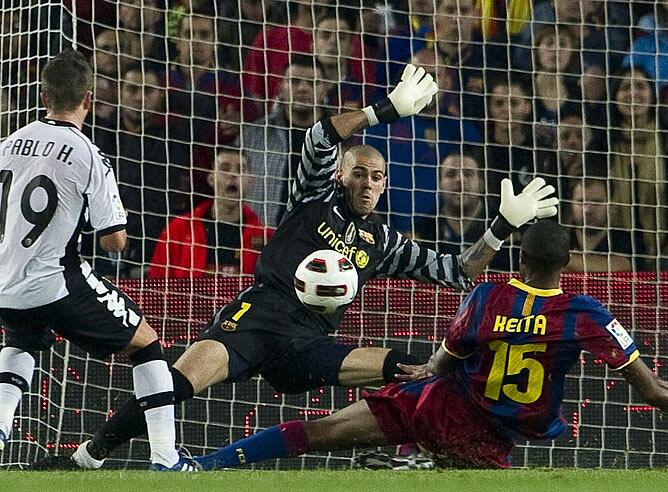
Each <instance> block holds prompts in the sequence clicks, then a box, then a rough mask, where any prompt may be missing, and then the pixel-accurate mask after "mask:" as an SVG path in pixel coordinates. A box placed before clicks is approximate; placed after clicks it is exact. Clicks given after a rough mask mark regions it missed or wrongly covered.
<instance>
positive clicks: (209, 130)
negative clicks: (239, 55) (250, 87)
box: [168, 10, 258, 202]
mask: <svg viewBox="0 0 668 492" xmlns="http://www.w3.org/2000/svg"><path fill="white" fill-rule="evenodd" d="M209 14H211V15H209ZM212 14H213V13H212V12H209V11H207V10H196V11H193V12H192V13H186V14H183V15H182V16H181V17H180V18H179V22H178V38H177V40H176V52H177V58H176V60H175V62H174V63H173V64H172V65H171V67H170V70H169V73H168V87H169V89H170V90H169V94H168V95H169V105H168V109H169V112H170V114H177V115H179V116H180V117H179V118H178V123H177V124H178V125H180V126H183V127H184V128H186V129H187V130H188V131H187V132H186V133H187V135H188V136H191V138H188V140H187V141H189V142H192V144H193V148H192V164H193V167H194V169H195V171H196V172H195V174H194V175H192V176H190V175H184V176H182V182H181V184H180V188H182V189H186V190H189V191H194V192H195V193H196V195H195V197H194V200H195V202H198V201H200V200H201V199H202V196H203V195H204V194H209V193H210V189H209V187H208V185H207V184H206V175H207V173H208V170H209V169H210V166H211V163H212V162H213V161H214V157H215V155H214V149H215V146H216V145H224V144H228V143H231V142H234V140H236V139H237V138H238V136H239V131H240V123H241V121H250V120H253V119H255V118H257V116H258V112H257V110H256V108H255V105H254V104H253V103H252V102H251V101H250V100H245V101H243V100H242V98H241V77H240V74H239V73H234V72H231V71H229V70H220V69H219V68H218V67H219V63H218V53H217V51H218V50H217V43H216V24H215V23H216V21H215V18H214V16H213V15H212ZM184 132H185V130H184Z"/></svg>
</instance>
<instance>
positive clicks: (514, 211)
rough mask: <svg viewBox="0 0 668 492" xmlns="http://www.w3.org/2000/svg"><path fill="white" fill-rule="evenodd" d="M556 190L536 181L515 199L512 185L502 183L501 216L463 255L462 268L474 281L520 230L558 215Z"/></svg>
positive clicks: (505, 180)
mask: <svg viewBox="0 0 668 492" xmlns="http://www.w3.org/2000/svg"><path fill="white" fill-rule="evenodd" d="M554 191H555V189H554V186H552V185H546V184H545V180H544V179H543V178H534V179H533V180H532V181H531V182H530V183H529V184H528V185H526V186H525V187H524V189H523V190H522V193H520V194H519V195H515V192H514V191H513V184H512V182H511V181H510V180H509V179H508V178H506V179H504V180H503V181H501V205H500V207H499V215H497V216H496V218H495V219H494V220H493V221H492V225H491V226H490V228H489V229H487V231H485V234H484V235H483V237H482V238H480V239H479V240H478V242H476V243H475V244H473V245H472V246H470V247H469V248H467V249H465V250H464V251H463V252H462V253H461V255H460V259H459V260H460V265H461V267H462V268H463V270H464V272H465V273H466V274H467V275H468V276H469V278H470V279H474V278H475V277H477V276H478V275H479V274H480V273H482V272H483V270H484V269H485V267H486V266H487V265H489V262H490V261H492V258H494V255H495V254H496V252H497V251H498V250H500V249H501V246H502V245H503V242H504V241H505V240H506V239H508V237H509V236H510V235H511V234H512V233H513V232H514V231H515V230H516V229H517V228H519V227H521V226H523V225H524V224H526V223H527V222H529V221H531V220H533V219H544V218H547V217H552V216H554V215H556V214H557V205H558V204H559V199H558V198H557V197H555V196H550V195H552V194H553V193H554Z"/></svg>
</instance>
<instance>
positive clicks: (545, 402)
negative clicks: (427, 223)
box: [196, 220, 668, 470]
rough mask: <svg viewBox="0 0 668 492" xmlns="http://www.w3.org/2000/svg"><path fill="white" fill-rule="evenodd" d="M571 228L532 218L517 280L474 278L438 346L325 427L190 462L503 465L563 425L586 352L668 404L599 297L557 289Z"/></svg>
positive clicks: (281, 431)
mask: <svg viewBox="0 0 668 492" xmlns="http://www.w3.org/2000/svg"><path fill="white" fill-rule="evenodd" d="M569 246H570V239H569V235H568V232H567V231H566V230H565V229H564V228H563V227H561V226H560V225H558V224H556V223H555V222H551V221H545V220H544V221H539V222H537V223H536V224H534V225H532V226H531V227H529V228H528V229H527V231H526V232H525V234H524V236H523V238H522V247H521V254H520V274H521V278H522V280H521V281H520V280H511V281H510V282H508V283H507V284H502V285H501V284H492V283H481V284H479V285H477V286H476V287H475V288H474V289H473V290H472V292H471V293H470V294H469V295H468V296H467V297H466V299H465V300H464V302H463V303H462V305H461V306H460V308H459V311H458V312H457V315H456V316H455V319H454V320H453V322H452V323H451V325H450V327H449V329H448V331H447V337H446V339H445V340H444V341H443V343H442V344H441V347H440V348H439V349H438V351H437V352H436V353H435V354H434V355H433V356H432V357H431V358H430V360H429V362H428V363H427V364H424V365H415V366H406V365H400V367H399V369H401V370H403V371H404V372H405V373H406V374H403V375H398V378H400V379H404V380H405V382H403V383H392V384H389V385H387V386H385V387H383V388H381V389H380V390H379V391H377V392H375V393H371V394H368V395H366V396H365V397H364V399H362V400H361V401H358V402H357V403H354V404H353V405H351V406H349V407H346V408H344V409H343V410H341V411H339V412H337V413H335V414H333V415H331V416H329V417H326V418H323V419H320V420H315V421H312V422H302V421H291V422H286V423H284V424H280V425H277V426H275V427H272V428H270V429H267V430H265V431H262V432H260V433H258V434H255V435H254V436H251V437H249V438H247V439H244V440H241V441H238V442H235V443H232V444H230V445H229V446H226V447H224V448H221V449H220V450H218V451H216V452H214V453H211V454H209V455H206V456H202V457H199V458H196V461H198V462H199V463H200V464H201V465H202V467H203V468H204V469H207V470H210V469H215V468H220V467H234V466H239V465H242V464H247V463H253V462H256V461H259V460H263V459H270V458H281V457H290V456H297V455H300V454H303V453H306V452H308V451H331V450H335V449H345V448H352V447H354V446H356V447H360V446H378V445H385V444H400V443H404V442H417V443H419V445H420V446H422V447H423V448H424V449H426V450H428V451H430V452H431V453H433V455H434V457H435V458H436V461H437V462H439V461H441V462H444V463H447V464H448V465H450V466H469V467H485V468H506V467H508V466H509V465H510V461H509V455H510V453H511V452H512V450H513V447H514V445H515V442H516V441H517V440H525V439H536V438H543V439H552V438H555V437H557V436H558V435H559V434H560V433H561V432H562V431H563V430H564V429H565V423H564V420H563V418H562V416H561V402H562V399H563V396H564V380H565V377H566V373H567V372H568V370H569V369H570V367H571V366H572V365H573V363H574V362H575V361H576V360H578V357H579V355H580V352H581V351H582V350H586V351H588V352H591V353H592V354H594V355H595V356H596V357H597V358H599V359H601V360H602V361H604V362H605V363H606V364H607V365H608V367H609V368H610V369H612V370H614V371H618V372H619V373H620V374H621V375H622V376H624V377H625V378H626V379H627V381H628V382H629V383H630V384H631V385H632V386H633V387H634V388H635V389H636V390H638V392H639V393H640V395H641V396H642V397H643V399H644V400H646V401H647V403H649V404H651V405H655V406H657V407H659V408H662V409H668V383H666V382H664V381H662V380H661V379H659V378H658V377H657V376H656V375H655V374H654V373H653V372H652V371H651V370H650V369H649V368H648V367H647V366H646V365H645V363H644V362H643V361H642V360H641V359H640V358H639V357H638V356H639V353H638V349H637V348H636V345H635V343H634V342H633V339H632V338H631V336H630V335H629V334H628V333H627V332H626V330H625V329H624V328H623V327H622V325H621V324H620V323H619V322H618V321H617V320H616V319H615V318H614V317H613V315H612V314H610V312H609V311H608V310H607V309H606V308H605V307H604V306H603V305H602V304H601V303H600V302H598V301H597V300H596V299H593V298H591V297H589V296H586V295H574V294H568V293H564V292H563V291H562V290H561V289H560V288H559V278H560V272H561V270H562V268H563V267H564V266H565V265H567V264H568V261H569V256H570V255H569Z"/></svg>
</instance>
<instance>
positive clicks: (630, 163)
mask: <svg viewBox="0 0 668 492" xmlns="http://www.w3.org/2000/svg"><path fill="white" fill-rule="evenodd" d="M610 92H611V95H612V111H611V112H612V130H611V138H610V141H611V147H610V169H609V177H610V179H611V180H612V183H613V194H612V196H611V201H612V202H613V203H614V204H615V206H614V207H613V209H612V213H611V226H612V227H615V228H619V229H626V230H635V229H639V230H640V231H641V232H642V236H643V241H642V243H643V247H644V253H645V254H646V255H647V258H646V261H645V267H646V268H649V269H652V270H654V269H655V268H656V256H657V254H658V253H659V252H660V251H661V250H662V247H663V244H664V242H665V240H666V231H667V227H668V196H667V193H668V184H667V182H666V179H667V178H668V173H667V172H666V161H665V159H664V157H663V155H664V152H665V150H664V149H665V145H666V136H665V134H664V132H663V131H661V130H659V129H658V126H657V105H656V99H655V92H654V86H653V84H652V82H651V80H650V77H649V75H647V73H646V72H645V71H644V70H642V69H641V68H640V67H636V68H626V69H623V70H622V71H621V72H619V73H617V74H616V76H615V77H614V78H613V79H612V88H611V91H610Z"/></svg>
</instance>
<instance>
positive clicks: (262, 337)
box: [200, 285, 355, 393]
mask: <svg viewBox="0 0 668 492" xmlns="http://www.w3.org/2000/svg"><path fill="white" fill-rule="evenodd" d="M304 309H306V308H304ZM298 314H299V313H297V314H295V313H294V312H293V310H292V309H291V307H290V305H289V304H288V302H287V301H286V299H285V295H281V294H280V293H276V292H275V291H272V290H270V289H265V288H263V287H260V286H257V285H256V286H253V288H252V289H249V290H248V291H245V292H243V293H241V294H240V295H239V296H237V298H236V299H234V300H233V301H232V302H230V303H229V304H227V305H226V306H225V307H223V308H222V309H221V310H220V311H218V312H217V313H216V314H215V315H214V317H213V318H212V319H211V320H210V321H209V322H208V323H207V325H206V326H205V327H204V328H203V330H202V333H201V334H200V339H201V340H216V341H218V342H220V343H222V344H223V345H225V347H226V348H227V351H228V353H229V355H230V372H229V377H228V379H227V381H229V382H235V381H244V380H246V379H248V378H250V377H252V376H255V375H257V374H261V375H262V377H263V378H264V379H266V380H267V382H268V383H269V384H271V386H272V387H273V388H274V389H275V390H277V391H279V392H281V393H304V392H306V391H309V390H312V389H315V388H319V387H321V386H331V385H334V386H336V385H338V384H339V371H340V369H341V364H342V363H343V360H344V359H345V358H346V356H347V355H348V354H349V353H350V351H351V350H353V349H354V348H355V347H354V346H350V345H343V344H340V343H337V341H336V339H335V338H333V337H331V336H328V335H327V334H325V333H323V332H322V331H321V330H319V329H317V328H314V327H313V326H312V325H311V324H309V322H308V319H307V320H304V319H303V316H299V315H298Z"/></svg>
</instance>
